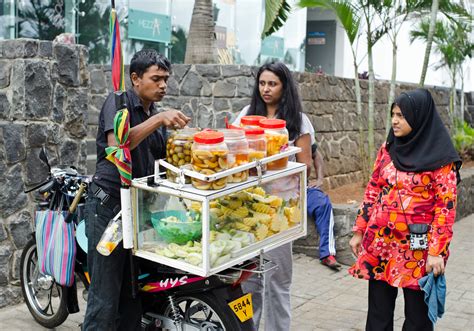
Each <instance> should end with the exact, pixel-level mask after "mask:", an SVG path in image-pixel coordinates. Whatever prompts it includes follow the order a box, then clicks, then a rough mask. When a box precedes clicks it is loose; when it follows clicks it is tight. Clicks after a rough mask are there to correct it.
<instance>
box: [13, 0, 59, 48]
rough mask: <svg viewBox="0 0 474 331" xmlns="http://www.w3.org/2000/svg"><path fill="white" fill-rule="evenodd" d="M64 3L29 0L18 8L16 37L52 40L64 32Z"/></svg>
mask: <svg viewBox="0 0 474 331" xmlns="http://www.w3.org/2000/svg"><path fill="white" fill-rule="evenodd" d="M64 10H65V7H64V4H63V5H62V6H59V7H58V8H56V3H55V1H44V0H30V1H29V2H25V3H23V4H22V5H21V6H20V7H19V8H18V38H34V39H40V40H53V39H54V38H55V37H56V36H57V35H58V34H61V33H63V32H64V23H65V22H64V16H61V15H58V13H57V11H59V12H60V13H64Z"/></svg>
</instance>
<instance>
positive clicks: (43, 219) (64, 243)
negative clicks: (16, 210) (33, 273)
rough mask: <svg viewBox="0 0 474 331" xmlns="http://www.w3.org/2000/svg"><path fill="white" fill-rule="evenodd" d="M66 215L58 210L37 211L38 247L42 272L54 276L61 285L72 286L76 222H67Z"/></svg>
mask: <svg viewBox="0 0 474 331" xmlns="http://www.w3.org/2000/svg"><path fill="white" fill-rule="evenodd" d="M64 217H65V212H60V211H56V210H44V211H37V212H36V218H35V221H36V247H37V253H38V265H39V266H40V272H41V273H42V274H44V275H50V276H52V277H54V279H55V281H56V282H57V283H58V284H60V285H64V286H71V285H72V284H73V282H74V265H75V262H74V261H75V258H76V241H75V240H76V239H75V236H74V223H73V222H71V223H66V222H65V221H64Z"/></svg>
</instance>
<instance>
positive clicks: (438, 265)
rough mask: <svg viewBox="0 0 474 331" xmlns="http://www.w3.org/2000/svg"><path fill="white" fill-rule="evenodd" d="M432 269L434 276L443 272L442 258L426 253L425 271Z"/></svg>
mask: <svg viewBox="0 0 474 331" xmlns="http://www.w3.org/2000/svg"><path fill="white" fill-rule="evenodd" d="M431 271H433V274H434V275H435V277H437V276H439V275H443V274H444V259H443V257H442V256H441V255H440V256H433V255H429V254H428V258H427V259H426V272H431Z"/></svg>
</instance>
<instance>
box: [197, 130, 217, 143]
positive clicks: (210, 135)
mask: <svg viewBox="0 0 474 331" xmlns="http://www.w3.org/2000/svg"><path fill="white" fill-rule="evenodd" d="M194 141H195V142H197V143H200V144H218V143H221V142H223V141H224V134H223V133H222V132H216V131H202V132H198V133H196V134H195V135H194Z"/></svg>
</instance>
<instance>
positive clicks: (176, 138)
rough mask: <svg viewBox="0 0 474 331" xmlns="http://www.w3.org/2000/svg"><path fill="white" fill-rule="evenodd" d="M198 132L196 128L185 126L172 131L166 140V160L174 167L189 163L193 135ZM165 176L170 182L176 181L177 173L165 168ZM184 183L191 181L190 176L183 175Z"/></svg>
mask: <svg viewBox="0 0 474 331" xmlns="http://www.w3.org/2000/svg"><path fill="white" fill-rule="evenodd" d="M198 132H199V129H197V128H185V129H181V130H176V131H172V132H171V134H170V137H169V138H168V140H167V141H166V161H167V162H168V163H171V164H172V165H174V166H175V167H178V168H179V167H181V166H183V165H186V164H190V163H191V147H192V145H193V137H194V135H195V134H196V133H198ZM166 177H167V178H168V180H170V181H172V182H176V180H177V178H178V175H177V174H176V173H174V172H173V171H171V170H169V169H167V170H166ZM185 180H186V184H190V183H191V178H189V177H188V176H186V177H185Z"/></svg>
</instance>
